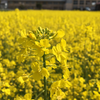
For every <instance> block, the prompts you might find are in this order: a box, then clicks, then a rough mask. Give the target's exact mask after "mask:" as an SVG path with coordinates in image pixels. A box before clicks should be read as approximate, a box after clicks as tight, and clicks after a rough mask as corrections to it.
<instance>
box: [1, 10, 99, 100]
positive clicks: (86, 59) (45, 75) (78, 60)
mask: <svg viewBox="0 0 100 100" xmlns="http://www.w3.org/2000/svg"><path fill="white" fill-rule="evenodd" d="M0 100H100V12H99V11H96V12H93V11H63V10H62V11H59V10H55V11H52V10H26V11H24V10H23V11H20V10H18V9H15V10H14V11H0Z"/></svg>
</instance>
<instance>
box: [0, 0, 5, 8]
mask: <svg viewBox="0 0 100 100" xmlns="http://www.w3.org/2000/svg"><path fill="white" fill-rule="evenodd" d="M0 9H7V0H0Z"/></svg>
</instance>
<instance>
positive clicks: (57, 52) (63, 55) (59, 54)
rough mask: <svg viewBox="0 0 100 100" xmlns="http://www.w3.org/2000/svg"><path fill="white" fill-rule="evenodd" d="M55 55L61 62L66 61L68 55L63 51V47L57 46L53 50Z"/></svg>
mask: <svg viewBox="0 0 100 100" xmlns="http://www.w3.org/2000/svg"><path fill="white" fill-rule="evenodd" d="M52 52H53V54H54V55H55V56H56V58H57V60H58V61H59V62H61V60H62V59H63V60H64V59H66V53H65V52H63V51H62V48H61V45H60V44H57V45H56V46H53V48H52Z"/></svg>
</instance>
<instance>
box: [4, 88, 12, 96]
mask: <svg viewBox="0 0 100 100" xmlns="http://www.w3.org/2000/svg"><path fill="white" fill-rule="evenodd" d="M2 92H4V93H5V94H6V95H10V89H5V88H4V89H2Z"/></svg>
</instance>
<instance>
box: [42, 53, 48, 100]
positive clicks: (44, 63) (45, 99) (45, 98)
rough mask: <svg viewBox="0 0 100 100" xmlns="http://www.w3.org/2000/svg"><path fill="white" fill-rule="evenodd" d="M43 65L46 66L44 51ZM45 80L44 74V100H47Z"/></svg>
mask: <svg viewBox="0 0 100 100" xmlns="http://www.w3.org/2000/svg"><path fill="white" fill-rule="evenodd" d="M43 67H44V68H46V62H45V53H44V55H43ZM46 86H47V80H46V77H45V76H44V100H47V89H46Z"/></svg>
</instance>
